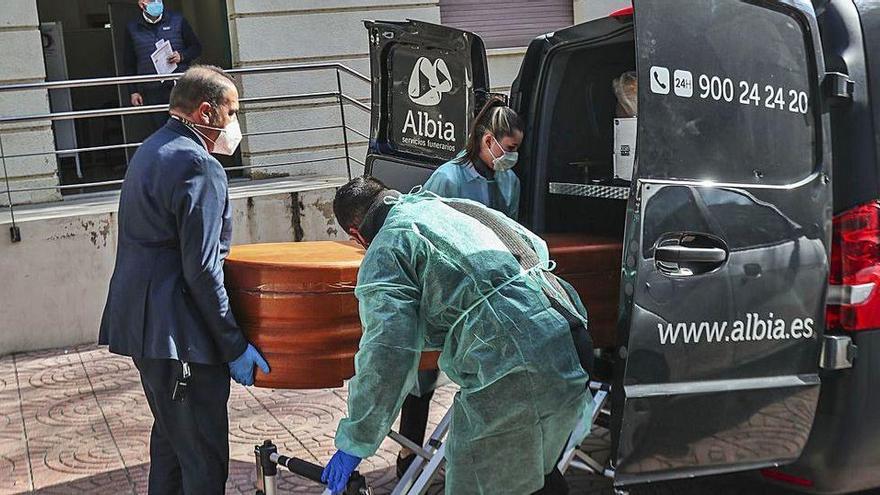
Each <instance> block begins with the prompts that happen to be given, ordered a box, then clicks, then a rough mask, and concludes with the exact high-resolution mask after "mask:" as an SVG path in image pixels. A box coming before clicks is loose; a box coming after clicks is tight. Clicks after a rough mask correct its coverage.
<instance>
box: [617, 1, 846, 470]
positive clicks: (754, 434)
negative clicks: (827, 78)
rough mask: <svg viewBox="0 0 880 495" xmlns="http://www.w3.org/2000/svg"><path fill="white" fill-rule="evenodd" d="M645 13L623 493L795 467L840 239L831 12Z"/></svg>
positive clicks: (688, 6)
mask: <svg viewBox="0 0 880 495" xmlns="http://www.w3.org/2000/svg"><path fill="white" fill-rule="evenodd" d="M634 10H635V30H636V51H637V53H636V59H637V71H638V82H639V115H638V138H637V147H636V149H637V151H636V153H637V156H636V168H635V174H634V180H633V185H632V189H631V192H630V199H629V203H628V211H627V225H626V234H625V238H624V256H623V261H622V263H623V266H622V293H621V298H622V299H621V300H622V310H621V319H620V331H621V333H622V342H624V343H625V345H624V346H623V347H622V348H621V349H620V352H619V357H620V359H619V361H618V371H619V372H618V373H617V374H616V376H617V377H618V380H617V382H616V383H615V386H614V388H613V397H612V401H613V404H612V405H613V411H614V420H613V425H612V426H613V428H612V431H613V435H612V436H613V443H614V445H613V449H614V450H613V455H612V461H613V468H614V470H615V480H616V483H617V484H632V483H641V482H648V481H655V480H662V479H670V478H683V477H690V476H697V475H706V474H714V473H722V472H731V471H740V470H748V469H754V468H759V467H764V466H771V465H779V464H783V463H788V462H792V461H794V460H795V459H797V458H798V456H799V455H800V453H801V450H802V449H803V447H804V444H805V442H806V440H807V437H808V435H809V433H810V428H811V426H812V423H813V418H814V415H815V408H816V404H817V400H818V396H819V385H820V383H819V376H818V366H819V353H820V342H821V339H822V335H823V331H824V324H825V294H826V289H827V280H828V251H829V239H830V233H831V232H830V227H831V184H830V173H831V158H830V156H831V155H830V149H829V146H830V145H829V140H828V136H829V124H828V116H827V113H826V112H825V111H824V109H823V106H822V97H821V91H820V83H821V80H822V77H823V76H824V64H823V59H822V53H821V43H820V42H819V41H820V40H819V31H818V27H817V24H816V17H815V12H814V11H813V7H812V5H811V3H810V2H808V1H802V0H792V1H765V0H704V1H702V2H699V5H698V6H697V5H695V4H694V2H693V1H691V0H634Z"/></svg>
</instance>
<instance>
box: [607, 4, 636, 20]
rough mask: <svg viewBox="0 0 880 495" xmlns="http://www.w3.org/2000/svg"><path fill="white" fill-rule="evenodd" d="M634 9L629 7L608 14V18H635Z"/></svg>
mask: <svg viewBox="0 0 880 495" xmlns="http://www.w3.org/2000/svg"><path fill="white" fill-rule="evenodd" d="M633 12H634V11H633V8H632V5H630V6H629V7H624V8H622V9H618V10H615V11H614V12H612V13H610V14H608V17H612V18H615V19H619V18H621V17H632V16H633Z"/></svg>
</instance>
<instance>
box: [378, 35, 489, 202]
mask: <svg viewBox="0 0 880 495" xmlns="http://www.w3.org/2000/svg"><path fill="white" fill-rule="evenodd" d="M365 25H366V27H367V31H368V32H369V41H370V72H371V76H372V79H373V87H372V105H373V108H372V112H371V113H372V120H371V125H370V147H369V151H368V153H367V161H366V172H367V174H370V175H373V176H374V177H377V178H379V179H380V180H382V181H384V182H385V183H386V184H387V185H388V186H389V187H392V188H394V189H398V190H401V191H404V192H407V191H409V190H410V189H411V188H412V187H414V186H417V185H420V184H423V183H424V182H425V181H426V180H427V179H428V177H429V176H430V175H431V172H433V170H434V169H435V168H437V167H438V166H439V165H441V164H443V163H445V162H447V161H449V160H451V159H452V158H454V157H455V156H456V154H457V153H458V152H459V151H461V150H462V149H464V147H465V142H466V139H467V133H468V127H469V125H470V122H471V119H472V118H473V117H474V115H475V112H476V111H477V110H478V109H479V105H480V104H481V103H482V102H483V101H484V99H485V97H486V96H487V95H488V91H489V72H488V65H487V62H486V49H485V46H484V45H483V40H482V39H480V37H479V36H477V35H475V34H473V33H469V32H466V31H460V30H458V29H453V28H450V27H446V26H438V25H436V24H430V23H426V22H420V21H413V20H410V21H403V22H397V21H367V22H365Z"/></svg>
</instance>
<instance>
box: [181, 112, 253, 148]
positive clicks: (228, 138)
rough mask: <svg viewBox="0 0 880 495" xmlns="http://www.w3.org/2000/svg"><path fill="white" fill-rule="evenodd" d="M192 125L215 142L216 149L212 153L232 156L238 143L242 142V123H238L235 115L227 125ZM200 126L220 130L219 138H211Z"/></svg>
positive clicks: (206, 137)
mask: <svg viewBox="0 0 880 495" xmlns="http://www.w3.org/2000/svg"><path fill="white" fill-rule="evenodd" d="M192 125H193V126H195V131H196V132H198V133H199V134H201V136H202V137H203V138H205V139H207V140H208V141H211V142H212V143H214V150H213V151H211V153H216V154H218V155H226V156H230V155H232V154H233V153H235V150H236V149H238V145H239V144H241V140H242V135H241V125H240V124H239V123H238V117H233V118H232V121H231V122H229V124H227V125H226V127H211V126H207V125H202V124H192ZM199 127H201V128H203V129H211V130H212V131H220V135H219V136H217V139H211V138H209V137H208V136H206V135H205V133H203V132H202V131H200V130H198V128H199Z"/></svg>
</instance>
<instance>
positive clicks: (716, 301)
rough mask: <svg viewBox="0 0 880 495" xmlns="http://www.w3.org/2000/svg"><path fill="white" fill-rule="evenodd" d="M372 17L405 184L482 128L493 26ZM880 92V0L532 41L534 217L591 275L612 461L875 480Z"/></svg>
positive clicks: (726, 4)
mask: <svg viewBox="0 0 880 495" xmlns="http://www.w3.org/2000/svg"><path fill="white" fill-rule="evenodd" d="M366 26H367V30H368V33H369V43H370V48H371V68H372V79H373V89H372V125H371V136H370V138H371V139H370V146H369V152H368V157H367V173H368V174H371V175H374V176H376V177H378V178H380V179H382V180H383V181H385V182H386V183H387V184H388V185H389V186H391V187H394V188H397V189H399V190H404V191H408V190H410V189H411V188H412V187H414V186H417V185H420V184H422V183H423V182H424V181H425V180H426V179H427V177H428V176H429V175H430V174H431V172H432V171H433V170H434V169H435V168H436V167H437V166H439V165H440V164H442V163H444V162H446V161H447V160H449V159H451V158H453V157H454V156H455V155H456V154H457V153H458V152H459V151H460V150H461V149H462V148H463V147H464V143H465V138H466V134H467V129H468V125H469V122H470V120H471V119H472V118H473V117H474V114H475V112H476V111H477V110H478V109H479V107H480V105H481V104H482V102H483V101H485V98H486V97H487V96H488V95H489V94H490V93H489V92H490V85H489V74H488V65H487V60H486V50H485V48H484V45H483V42H482V41H481V39H480V38H479V37H478V36H476V35H474V34H472V33H468V32H464V31H459V30H456V29H452V28H449V27H445V26H438V25H433V24H428V23H424V22H418V21H405V22H381V21H368V22H366ZM628 71H635V75H636V77H637V81H638V93H637V96H638V112H637V117H636V119H637V121H636V124H635V129H636V136H637V138H636V141H635V144H634V149H632V150H631V149H630V148H629V146H627V147H626V152H627V153H629V152H630V151H631V152H632V153H634V156H635V164H634V169H633V171H632V172H631V174H632V175H631V177H620V176H615V167H614V160H613V155H614V154H615V153H619V152H620V150H618V149H617V147H616V146H615V132H616V130H615V126H616V125H618V124H619V123H618V122H617V121H616V120H615V110H616V108H617V100H616V96H615V92H614V91H613V89H612V86H613V81H614V79H615V78H617V77H618V76H620V75H621V74H623V73H626V72H628ZM878 98H880V1H878V0H870V1H869V0H830V1H828V0H814V1H813V2H810V1H806V0H778V1H768V0H699V1H695V0H634V1H633V8H630V9H624V10H622V11H618V12H614V13H610V15H609V16H608V17H606V18H602V19H597V20H594V21H591V22H587V23H584V24H580V25H576V26H573V27H570V28H566V29H563V30H560V31H557V32H555V33H550V34H547V35H544V36H542V37H539V38H537V39H535V40H534V41H533V42H532V43H531V45H530V46H529V47H528V50H527V52H526V55H525V58H524V60H523V63H522V67H521V68H520V72H519V75H518V77H517V79H516V81H515V82H514V85H513V88H512V89H511V92H510V96H509V101H510V105H511V106H512V107H513V108H514V109H515V110H517V111H518V112H519V113H520V115H521V116H522V117H523V118H524V120H525V121H526V124H527V130H526V133H525V140H524V142H523V146H522V147H521V149H520V160H519V163H518V165H517V166H516V168H515V169H514V170H515V171H516V173H517V174H518V175H519V177H520V179H521V181H522V200H521V205H522V206H521V216H520V221H521V222H522V223H523V224H524V225H527V226H528V227H530V228H531V229H532V230H534V231H535V232H537V233H539V234H541V235H542V236H544V237H545V239H548V244H549V245H551V250H552V249H554V246H556V248H557V249H558V251H557V252H559V253H564V254H565V257H567V261H565V263H563V261H562V260H557V261H559V263H560V273H561V274H562V276H563V277H564V278H567V279H568V278H569V275H570V276H571V277H572V278H573V279H578V277H581V279H580V280H581V281H582V282H584V283H583V284H581V287H583V288H584V291H581V294H582V295H583V296H584V303H585V304H586V305H587V308H588V310H589V311H590V320H591V332H592V334H593V337H594V341H595V342H596V348H597V350H596V353H597V365H596V369H595V370H594V377H593V378H594V379H595V380H598V381H601V382H605V383H609V384H611V393H610V397H611V399H610V404H609V409H610V419H609V420H608V427H609V429H610V430H611V437H612V445H611V456H610V459H609V460H608V463H607V464H606V465H605V466H603V471H604V473H605V474H606V475H608V476H612V477H613V478H614V482H615V484H616V485H618V486H628V485H638V484H641V483H647V482H654V481H659V480H670V479H679V478H689V477H694V476H704V475H712V474H720V473H729V472H740V471H747V472H751V473H754V475H755V476H756V477H758V476H760V477H762V478H764V479H767V480H769V481H770V482H773V483H780V484H784V485H786V486H787V487H789V488H795V489H800V490H803V491H808V492H814V493H846V492H853V491H857V490H864V489H869V488H875V487H880V393H873V392H874V391H875V390H876V389H878V388H880V289H878V288H877V284H878V282H880V202H878V198H880V170H878V160H877V159H878V155H880V137H878V130H877V128H876V127H875V122H880V101H878ZM872 102H877V103H876V104H874V105H872ZM621 149H623V148H621ZM832 171H833V177H834V178H833V180H832ZM578 263H580V264H581V265H582V266H580V267H578V268H568V269H567V268H566V266H574V265H577V264H578ZM587 272H589V273H587ZM570 281H572V280H570ZM572 282H573V283H575V285H576V286H577V285H578V284H577V283H576V281H572ZM581 287H579V291H580V290H581ZM603 291H604V292H603Z"/></svg>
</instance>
